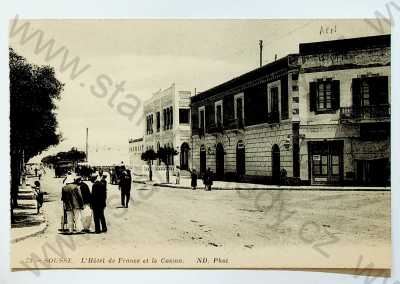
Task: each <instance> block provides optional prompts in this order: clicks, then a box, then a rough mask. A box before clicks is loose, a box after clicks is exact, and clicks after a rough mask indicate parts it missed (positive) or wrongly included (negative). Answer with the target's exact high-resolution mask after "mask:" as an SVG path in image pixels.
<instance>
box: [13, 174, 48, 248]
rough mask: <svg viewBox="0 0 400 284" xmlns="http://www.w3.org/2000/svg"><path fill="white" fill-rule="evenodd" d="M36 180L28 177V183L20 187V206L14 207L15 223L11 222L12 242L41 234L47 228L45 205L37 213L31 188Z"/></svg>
mask: <svg viewBox="0 0 400 284" xmlns="http://www.w3.org/2000/svg"><path fill="white" fill-rule="evenodd" d="M34 180H35V179H33V178H29V179H27V185H22V186H21V187H20V189H19V194H18V208H14V217H15V224H11V243H16V242H19V241H22V240H24V239H26V238H29V237H32V236H34V235H37V234H40V233H42V232H43V231H44V230H46V228H47V219H46V214H45V211H44V207H42V209H41V212H40V213H39V214H38V215H37V214H36V212H37V209H36V200H35V196H34V195H33V191H32V188H31V183H33V182H34Z"/></svg>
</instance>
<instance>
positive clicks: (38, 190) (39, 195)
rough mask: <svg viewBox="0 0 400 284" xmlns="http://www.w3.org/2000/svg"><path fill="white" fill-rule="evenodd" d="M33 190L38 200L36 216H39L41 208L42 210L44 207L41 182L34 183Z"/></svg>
mask: <svg viewBox="0 0 400 284" xmlns="http://www.w3.org/2000/svg"><path fill="white" fill-rule="evenodd" d="M32 189H33V194H34V196H35V199H36V209H37V213H36V214H39V213H40V208H42V205H43V192H42V190H41V188H40V182H39V181H38V180H37V181H35V182H34V186H32Z"/></svg>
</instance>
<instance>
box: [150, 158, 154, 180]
mask: <svg viewBox="0 0 400 284" xmlns="http://www.w3.org/2000/svg"><path fill="white" fill-rule="evenodd" d="M149 180H150V181H153V172H152V170H151V160H150V161H149Z"/></svg>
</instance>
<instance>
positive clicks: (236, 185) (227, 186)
mask: <svg viewBox="0 0 400 284" xmlns="http://www.w3.org/2000/svg"><path fill="white" fill-rule="evenodd" d="M133 182H134V183H142V184H151V185H153V186H161V187H171V188H182V189H191V186H190V178H187V177H181V180H180V184H175V176H172V175H171V177H170V183H168V184H167V183H165V177H164V180H163V181H160V180H156V179H154V178H153V181H152V182H150V181H148V177H144V176H134V177H133ZM197 189H204V184H203V181H202V180H201V179H197ZM212 190H338V191H339V190H343V191H389V190H390V187H372V186H363V187H362V186H315V185H308V186H304V185H302V186H289V185H282V186H279V185H265V184H254V183H244V182H227V181H214V182H213V186H212Z"/></svg>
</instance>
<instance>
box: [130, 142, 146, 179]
mask: <svg viewBox="0 0 400 284" xmlns="http://www.w3.org/2000/svg"><path fill="white" fill-rule="evenodd" d="M143 149H144V146H143V138H137V139H129V167H130V168H131V169H132V171H133V173H135V174H141V173H142V172H143V166H144V165H145V163H144V162H143V161H142V159H141V158H142V153H143V151H144V150H143Z"/></svg>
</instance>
